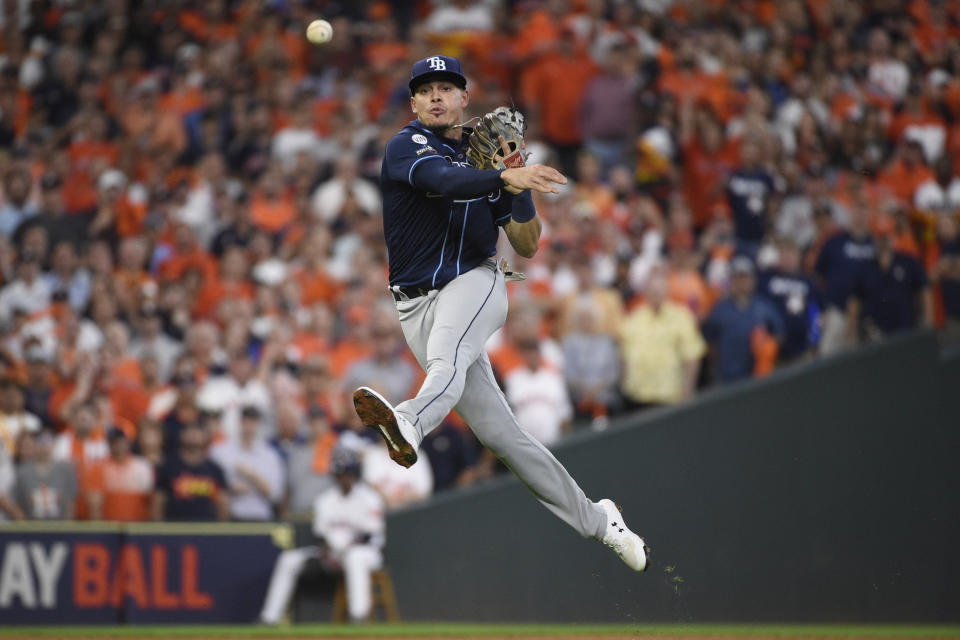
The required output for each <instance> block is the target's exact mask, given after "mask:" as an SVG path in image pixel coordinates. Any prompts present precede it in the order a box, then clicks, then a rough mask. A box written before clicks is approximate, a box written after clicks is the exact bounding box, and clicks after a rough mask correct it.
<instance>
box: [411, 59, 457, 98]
mask: <svg viewBox="0 0 960 640" xmlns="http://www.w3.org/2000/svg"><path fill="white" fill-rule="evenodd" d="M429 80H449V81H450V82H452V83H453V84H455V85H457V86H458V87H460V88H461V89H466V88H467V77H466V76H465V75H463V70H462V69H461V68H460V61H459V60H457V59H456V58H451V57H449V56H430V57H429V58H424V59H423V60H417V61H416V62H414V63H413V69H412V70H411V71H410V85H409V86H410V95H413V93H414V91H415V90H416V88H417V86H418V85H420V84H422V83H424V82H427V81H429Z"/></svg>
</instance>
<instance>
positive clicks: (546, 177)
mask: <svg viewBox="0 0 960 640" xmlns="http://www.w3.org/2000/svg"><path fill="white" fill-rule="evenodd" d="M500 179H501V180H503V183H504V184H505V185H506V186H507V190H508V191H511V192H512V189H511V187H513V188H514V189H517V190H519V191H524V190H526V189H532V190H533V191H539V192H540V193H560V190H559V189H557V187H555V186H554V185H557V184H567V179H566V178H565V177H564V176H563V174H562V173H560V172H559V171H557V170H556V169H554V168H553V167H548V166H547V165H545V164H534V165H530V166H529V167H517V168H516V169H505V170H504V171H503V173H501V174H500Z"/></svg>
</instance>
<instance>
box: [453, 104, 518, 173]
mask: <svg viewBox="0 0 960 640" xmlns="http://www.w3.org/2000/svg"><path fill="white" fill-rule="evenodd" d="M526 128H527V126H526V123H525V122H524V118H523V114H522V113H520V111H518V110H517V109H515V108H513V107H497V108H496V109H494V110H493V111H491V112H490V113H488V114H486V115H484V116H483V117H482V118H480V122H479V123H478V124H477V126H476V127H474V129H473V132H472V133H471V134H470V138H469V139H468V140H467V143H468V144H469V145H470V146H469V148H468V149H467V159H468V160H470V164H471V165H473V166H474V167H475V168H477V169H514V168H516V167H522V166H524V164H525V162H526V159H527V158H526V156H527V155H528V154H526V153H525V152H524V149H523V133H524V131H526ZM500 136H503V139H504V140H505V141H506V144H507V148H508V149H509V153H504V150H503V147H502V146H501V145H500Z"/></svg>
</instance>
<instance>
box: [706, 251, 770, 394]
mask: <svg viewBox="0 0 960 640" xmlns="http://www.w3.org/2000/svg"><path fill="white" fill-rule="evenodd" d="M730 270H731V273H732V275H731V279H730V295H729V296H727V297H726V298H724V299H723V300H721V301H720V302H718V303H717V306H715V307H714V308H713V311H711V312H710V315H709V316H707V319H706V320H705V321H704V323H703V328H702V330H703V337H704V338H706V340H707V342H708V343H709V344H710V347H711V350H712V355H713V367H714V377H715V379H716V380H717V381H718V382H720V383H722V384H726V383H730V382H734V381H736V380H741V379H743V378H749V377H751V376H753V375H754V374H755V373H757V372H758V366H760V365H761V364H765V363H764V362H763V361H762V360H761V354H760V353H758V349H757V348H756V343H757V341H758V338H757V336H765V335H766V336H769V337H770V338H772V339H774V340H777V341H779V340H781V339H782V338H783V333H784V329H783V320H781V318H780V314H779V313H777V310H776V309H774V308H773V306H772V305H771V304H770V303H768V302H767V301H766V300H765V299H763V298H761V297H759V296H758V295H757V294H756V276H755V267H754V265H753V261H752V260H751V259H750V258H749V257H747V256H737V257H736V258H734V259H733V261H732V262H731V265H730ZM764 355H765V357H766V358H765V359H770V360H775V358H776V350H775V349H774V353H773V354H772V356H773V357H772V358H770V354H769V352H765V354H764Z"/></svg>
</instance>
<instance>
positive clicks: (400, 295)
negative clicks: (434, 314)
mask: <svg viewBox="0 0 960 640" xmlns="http://www.w3.org/2000/svg"><path fill="white" fill-rule="evenodd" d="M429 291H430V289H424V288H423V287H398V286H393V287H390V293H392V294H393V299H394V300H396V301H397V302H402V301H403V300H412V299H414V298H419V297H420V296H425V295H427V293H428V292H429Z"/></svg>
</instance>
